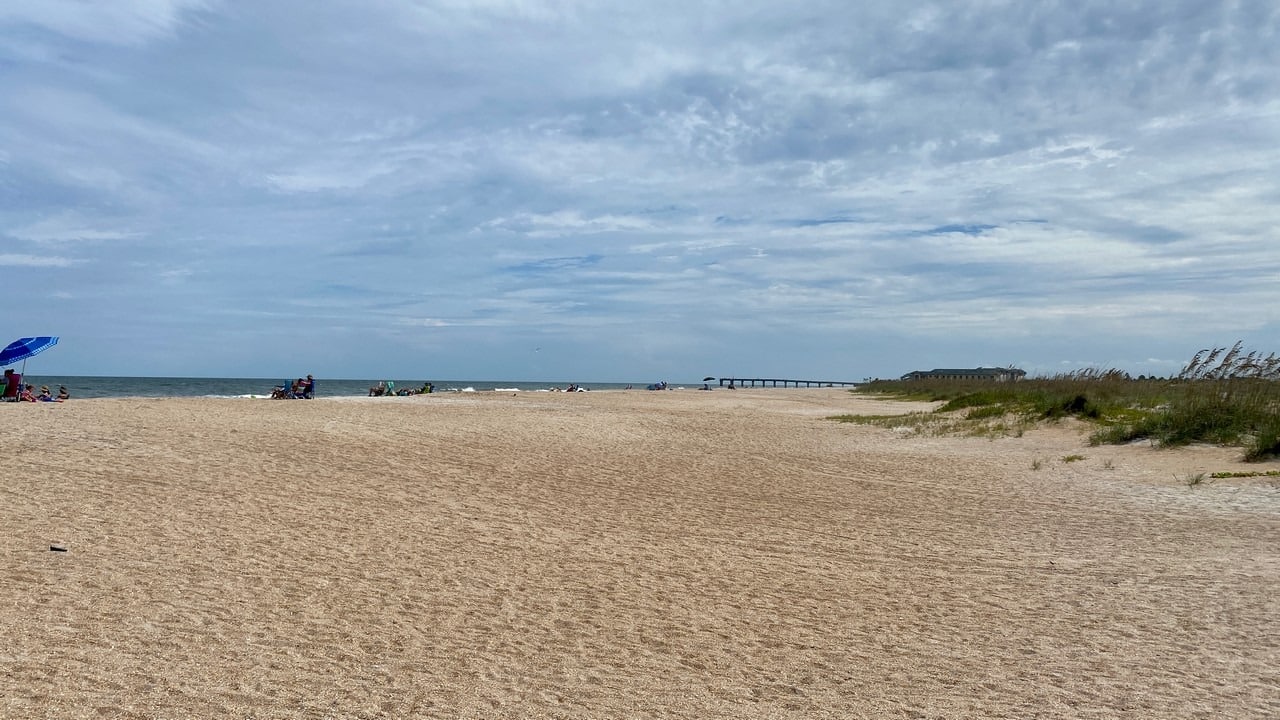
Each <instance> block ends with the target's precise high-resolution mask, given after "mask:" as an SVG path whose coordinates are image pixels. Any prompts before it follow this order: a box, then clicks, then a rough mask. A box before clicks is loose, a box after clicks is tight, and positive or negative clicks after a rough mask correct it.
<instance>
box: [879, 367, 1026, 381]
mask: <svg viewBox="0 0 1280 720" xmlns="http://www.w3.org/2000/svg"><path fill="white" fill-rule="evenodd" d="M1026 375H1027V373H1026V371H1025V370H1019V369H1018V368H1016V367H1007V368H984V367H977V368H935V369H933V370H913V371H911V372H909V373H907V374H906V375H903V376H902V378H901V379H902V380H992V381H995V382H1012V381H1014V380H1021V379H1022V378H1024V377H1026Z"/></svg>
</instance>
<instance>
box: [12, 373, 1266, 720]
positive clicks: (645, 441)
mask: <svg viewBox="0 0 1280 720" xmlns="http://www.w3.org/2000/svg"><path fill="white" fill-rule="evenodd" d="M907 409H911V407H910V406H908V405H906V404H902V403H895V404H892V405H889V406H888V407H886V404H885V403H879V402H876V401H873V400H868V399H864V398H857V397H854V396H851V395H849V394H848V393H846V392H843V391H840V390H739V391H734V392H729V391H716V392H710V393H706V392H696V391H683V392H593V393H573V394H548V393H520V394H514V395H512V394H505V393H474V394H467V395H465V396H464V395H441V396H420V397H413V398H394V399H374V400H373V401H364V400H361V401H344V400H325V399H318V400H315V401H311V402H302V401H297V402H273V401H262V400H215V399H161V400H140V399H139V400H133V399H129V400H85V401H72V402H68V403H65V404H59V405H40V406H32V405H26V404H24V405H22V406H17V405H9V406H5V407H0V432H2V433H3V434H2V435H0V436H2V437H3V438H5V441H6V442H5V444H6V446H7V447H9V448H11V449H12V450H13V451H14V453H15V454H14V456H13V458H12V460H11V461H10V462H8V463H7V464H6V469H5V471H4V473H3V477H4V481H3V483H0V489H2V490H3V494H4V496H3V514H2V515H0V517H3V519H4V525H3V534H2V537H0V542H2V543H3V544H2V545H0V549H2V552H3V565H2V566H0V637H3V638H4V641H3V643H0V672H2V675H0V677H2V679H0V716H2V717H6V718H84V717H93V718H197V717H199V718H204V717H208V718H233V717H234V718H862V717H866V718H885V717H889V718H893V717H904V718H1029V717H1042V718H1115V717H1120V718H1197V717H1204V718H1210V717H1213V718H1220V717H1233V718H1264V717H1280V630H1278V629H1277V623H1276V619H1277V617H1280V487H1277V483H1276V482H1274V478H1272V479H1271V480H1272V482H1268V481H1267V479H1265V478H1263V479H1258V478H1252V479H1236V480H1230V481H1226V480H1224V481H1218V482H1215V483H1212V484H1205V485H1201V486H1197V487H1194V488H1192V487H1187V485H1186V483H1185V479H1186V478H1187V477H1189V476H1192V475H1193V474H1195V473H1198V472H1211V471H1219V470H1241V469H1247V470H1257V469H1259V468H1258V466H1247V467H1246V466H1243V465H1242V464H1240V463H1239V462H1237V460H1236V458H1237V457H1238V455H1239V453H1238V451H1234V450H1230V449H1222V448H1210V447H1197V448H1190V449H1180V450H1160V451H1157V450H1153V449H1151V448H1149V447H1145V446H1126V447H1098V448H1095V447H1088V446H1087V444H1086V443H1085V441H1084V439H1083V436H1082V435H1081V434H1080V433H1079V431H1078V430H1077V429H1074V428H1073V427H1072V426H1069V425H1062V426H1055V427H1049V428H1045V429H1042V430H1036V431H1033V432H1030V433H1028V434H1026V435H1024V436H1022V437H1018V438H1006V439H998V440H988V439H975V438H960V437H946V438H936V437H920V436H914V435H911V434H907V433H901V432H895V431H893V430H887V429H881V428H873V427H861V426H855V425H847V424H839V423H835V422H831V421H830V420H827V419H825V418H826V417H828V416H830V415H834V414H838V413H847V412H867V413H877V414H883V413H885V412H893V411H905V410H907ZM1072 454H1079V455H1083V456H1084V459H1081V460H1077V461H1074V462H1064V461H1063V460H1062V458H1064V457H1067V456H1069V455H1072ZM1268 467H1271V468H1274V467H1276V465H1275V464H1272V465H1270V466H1268ZM1263 469H1265V468H1263ZM51 544H57V545H60V546H63V547H65V549H66V552H54V551H51V550H50V546H51Z"/></svg>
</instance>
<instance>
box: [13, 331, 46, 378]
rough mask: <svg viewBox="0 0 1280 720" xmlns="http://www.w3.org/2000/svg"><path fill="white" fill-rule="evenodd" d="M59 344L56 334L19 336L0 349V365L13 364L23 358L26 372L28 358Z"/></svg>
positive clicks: (24, 371)
mask: <svg viewBox="0 0 1280 720" xmlns="http://www.w3.org/2000/svg"><path fill="white" fill-rule="evenodd" d="M57 344H58V338H57V336H54V335H42V336H40V337H24V338H18V339H17V340H14V341H13V342H11V343H9V345H8V346H7V347H5V349H4V350H0V367H3V366H5V365H13V364H14V363H16V362H18V361H19V360H21V361H22V372H23V373H24V374H25V373H26V371H27V358H29V357H34V356H36V355H39V354H40V353H42V352H44V351H45V350H48V349H49V348H51V347H53V346H54V345H57Z"/></svg>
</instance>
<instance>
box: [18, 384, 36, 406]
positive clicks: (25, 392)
mask: <svg viewBox="0 0 1280 720" xmlns="http://www.w3.org/2000/svg"><path fill="white" fill-rule="evenodd" d="M18 399H19V400H21V401H22V402H39V401H38V400H36V396H35V395H33V394H32V393H31V386H30V385H24V386H22V390H21V391H20V392H19V393H18Z"/></svg>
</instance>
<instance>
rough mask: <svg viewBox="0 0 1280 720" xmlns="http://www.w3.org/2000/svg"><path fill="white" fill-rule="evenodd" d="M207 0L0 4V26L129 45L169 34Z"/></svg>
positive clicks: (54, 0)
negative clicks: (30, 27) (31, 27)
mask: <svg viewBox="0 0 1280 720" xmlns="http://www.w3.org/2000/svg"><path fill="white" fill-rule="evenodd" d="M210 6H211V2H210V1H209V0H127V1H122V2H108V3H98V2H84V1H83V0H39V2H17V3H6V4H4V5H0V29H3V28H4V26H5V25H17V24H25V25H35V26H39V27H42V28H46V29H48V30H51V31H53V32H56V33H58V34H61V35H65V36H67V37H70V38H75V39H77V40H87V41H91V42H99V43H106V44H111V45H130V44H133V43H137V42H141V41H146V40H153V39H157V38H163V37H170V36H172V35H173V34H174V33H175V32H176V31H177V30H178V29H179V28H180V27H182V26H183V24H184V22H187V21H188V19H189V18H190V17H191V15H192V13H194V12H195V11H200V10H205V9H207V8H209V7H210Z"/></svg>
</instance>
